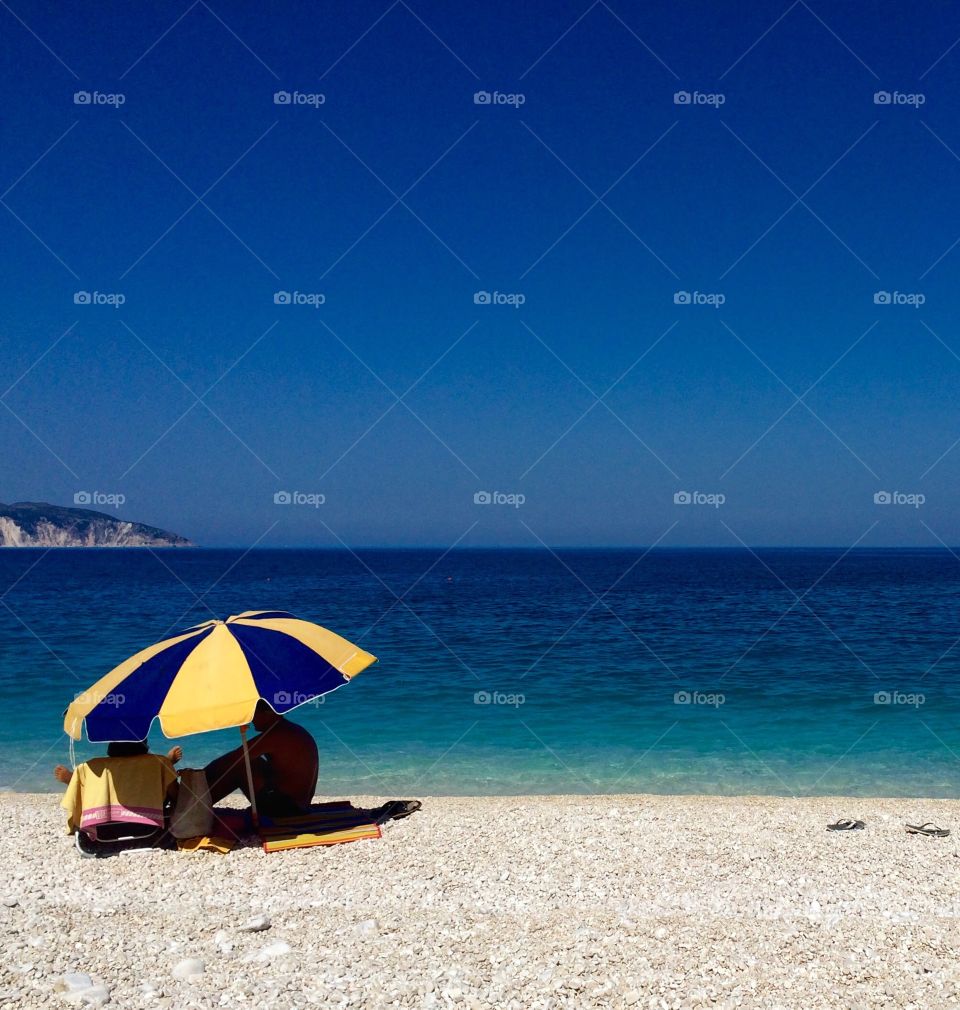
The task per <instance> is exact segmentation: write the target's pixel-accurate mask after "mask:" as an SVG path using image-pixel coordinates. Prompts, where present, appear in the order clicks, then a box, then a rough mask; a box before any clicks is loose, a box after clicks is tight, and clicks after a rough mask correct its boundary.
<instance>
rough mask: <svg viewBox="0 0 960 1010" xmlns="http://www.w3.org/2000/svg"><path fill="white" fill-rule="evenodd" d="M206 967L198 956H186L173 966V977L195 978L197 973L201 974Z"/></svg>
mask: <svg viewBox="0 0 960 1010" xmlns="http://www.w3.org/2000/svg"><path fill="white" fill-rule="evenodd" d="M206 969H207V966H206V964H205V963H204V962H203V961H201V960H200V958H199V957H188V958H184V960H182V961H180V962H179V963H178V964H176V965H175V966H174V969H173V977H174V978H179V979H185V978H195V977H196V976H197V975H202V974H203V973H204V972H205V971H206Z"/></svg>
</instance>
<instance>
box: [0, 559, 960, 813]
mask: <svg viewBox="0 0 960 1010" xmlns="http://www.w3.org/2000/svg"><path fill="white" fill-rule="evenodd" d="M261 609H270V610H274V609H276V610H286V611H290V612H291V613H293V614H295V615H296V616H298V617H301V618H303V619H305V620H310V621H315V622H317V623H319V624H322V625H324V626H325V627H328V628H331V629H332V630H334V631H336V632H337V633H338V634H341V635H343V636H344V637H346V638H348V639H350V640H352V641H353V642H355V643H357V644H359V645H360V646H362V647H363V648H364V649H366V650H367V651H369V652H372V653H374V654H375V655H376V656H377V657H378V659H379V662H378V663H377V664H375V665H374V666H372V667H370V668H369V669H368V670H366V671H364V672H363V673H362V674H360V675H359V676H358V677H356V678H355V679H354V680H353V681H351V682H350V683H349V684H348V685H346V686H344V687H343V688H341V689H339V690H338V691H336V692H334V693H332V694H330V695H328V696H327V697H326V698H324V699H321V700H317V701H311V702H307V703H306V704H304V705H303V706H302V707H300V708H298V709H297V710H296V711H295V712H294V713H293V714H292V716H291V718H293V719H294V720H295V721H298V722H300V723H302V724H303V725H304V726H306V727H307V728H308V729H309V730H310V731H311V732H312V733H313V734H314V735H315V737H316V739H317V741H318V744H319V747H320V786H319V789H320V792H322V793H324V794H330V795H342V796H351V795H359V794H378V795H392V796H396V797H414V796H420V795H440V794H446V795H521V794H548V793H608V794H612V793H640V792H646V793H667V794H680V793H685V794H711V795H733V794H773V795H784V796H810V795H837V794H842V795H850V796H914V797H925V796H929V797H960V555H958V554H954V553H953V552H952V551H950V550H916V549H909V550H907V549H904V550H865V549H854V550H842V549H836V550H833V549H802V550H801V549H756V550H747V549H741V550H719V549H718V550H713V549H691V550H680V549H653V550H644V549H635V550H634V549H631V550H626V549H610V550H558V551H552V550H453V551H443V550H427V549H424V550H420V549H417V550H412V549H411V550H379V549H364V550H356V551H352V550H300V549H286V550H259V549H258V550H229V549H222V550H219V549H218V550H207V549H166V550H152V549H145V548H133V549H92V548H74V549H69V548H67V549H64V548H60V549H52V550H44V549H19V548H17V549H4V550H0V789H4V790H16V791H31V792H36V791H56V790H59V789H61V788H62V787H61V786H59V785H58V784H57V783H56V782H55V781H54V779H53V777H52V769H53V766H54V765H56V764H58V763H68V760H69V747H68V739H67V737H66V735H65V734H64V732H63V726H62V722H63V712H64V709H65V708H66V706H67V705H68V704H69V702H70V701H71V700H72V699H73V698H74V696H75V695H76V694H78V693H79V692H81V691H83V690H84V689H85V688H87V687H89V686H90V685H91V684H93V683H94V682H95V681H96V680H97V679H98V678H99V677H101V676H102V675H103V674H105V673H107V672H108V671H109V670H110V669H112V668H113V667H114V666H115V665H117V664H118V663H120V662H121V661H122V660H124V659H125V658H127V657H128V656H130V655H132V654H133V653H135V652H137V651H138V650H140V649H142V648H144V647H145V646H147V645H149V644H151V643H153V642H156V641H160V640H162V639H164V638H167V637H170V636H172V635H173V634H175V633H176V632H177V630H178V629H183V628H186V627H188V626H190V625H192V624H196V623H198V622H200V621H203V620H208V619H210V618H213V617H218V618H226V617H228V616H229V615H231V614H236V613H240V612H242V611H245V610H261ZM238 741H239V736H238V733H237V731H236V730H222V731H217V732H215V733H208V734H203V735H199V736H191V737H185V738H182V739H180V740H179V741H177V742H178V743H180V744H181V745H182V746H183V748H184V760H183V765H184V766H186V767H198V766H202V765H203V764H204V763H206V762H207V761H208V760H210V759H211V758H212V757H214V756H216V755H217V754H218V753H222V752H223V751H225V750H228V749H230V748H232V747H235V746H236V745H237V743H238ZM150 744H151V748H152V749H154V750H166V749H167V748H168V747H170V746H171V742H170V741H168V740H166V739H165V738H164V737H163V735H162V733H161V732H160V729H159V726H158V725H157V724H156V723H155V724H154V731H153V733H152V734H151V738H150ZM98 753H102V745H99V744H90V743H88V742H87V741H83V742H82V743H80V744H78V745H77V748H76V756H77V759H78V760H82V759H84V758H87V757H90V756H93V755H95V754H98Z"/></svg>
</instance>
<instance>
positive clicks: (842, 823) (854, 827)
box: [827, 817, 866, 831]
mask: <svg viewBox="0 0 960 1010" xmlns="http://www.w3.org/2000/svg"><path fill="white" fill-rule="evenodd" d="M864 827H866V825H865V823H864V822H863V821H854V820H852V819H851V818H849V817H841V818H840V820H839V821H837V822H836V823H834V824H828V825H827V831H860V830H861V829H862V828H864Z"/></svg>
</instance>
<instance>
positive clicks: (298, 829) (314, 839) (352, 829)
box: [260, 801, 382, 852]
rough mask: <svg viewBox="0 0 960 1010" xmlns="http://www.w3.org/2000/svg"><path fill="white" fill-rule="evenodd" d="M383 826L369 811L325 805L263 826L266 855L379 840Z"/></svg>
mask: <svg viewBox="0 0 960 1010" xmlns="http://www.w3.org/2000/svg"><path fill="white" fill-rule="evenodd" d="M381 834H382V833H381V831H380V825H379V824H374V823H372V822H371V819H370V812H369V811H367V810H356V809H355V808H354V807H353V806H351V805H350V803H349V802H348V801H343V802H334V803H325V804H323V805H322V806H319V807H316V808H314V809H313V810H311V811H310V812H309V813H306V814H299V815H298V816H296V817H274V818H272V819H267V820H265V821H264V823H262V824H261V826H260V837H261V839H262V841H263V851H264V852H283V851H285V850H287V849H307V848H311V847H312V846H315V845H340V844H342V843H343V842H357V841H360V840H361V839H364V838H380V837H381Z"/></svg>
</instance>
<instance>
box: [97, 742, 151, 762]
mask: <svg viewBox="0 0 960 1010" xmlns="http://www.w3.org/2000/svg"><path fill="white" fill-rule="evenodd" d="M149 751H150V748H149V747H148V746H147V741H146V740H140V741H138V742H137V743H128V742H126V741H123V740H118V741H114V742H113V743H112V744H109V745H108V747H107V757H112V758H128V757H136V756H137V755H138V754H147V753H149Z"/></svg>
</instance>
